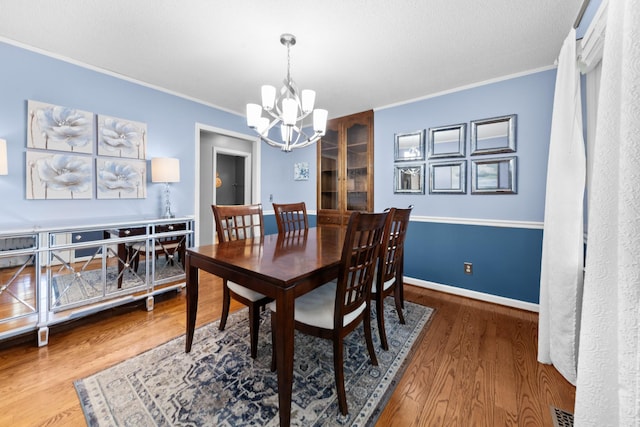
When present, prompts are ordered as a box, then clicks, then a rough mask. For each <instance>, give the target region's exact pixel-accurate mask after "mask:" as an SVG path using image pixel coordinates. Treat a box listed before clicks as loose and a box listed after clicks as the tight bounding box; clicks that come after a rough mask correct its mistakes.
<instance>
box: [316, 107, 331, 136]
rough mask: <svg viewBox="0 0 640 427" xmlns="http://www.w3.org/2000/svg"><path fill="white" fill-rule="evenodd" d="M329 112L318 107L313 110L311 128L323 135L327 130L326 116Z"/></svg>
mask: <svg viewBox="0 0 640 427" xmlns="http://www.w3.org/2000/svg"><path fill="white" fill-rule="evenodd" d="M328 115H329V112H328V111H327V110H323V109H321V108H318V109H316V110H314V111H313V130H314V131H315V132H316V133H319V134H320V135H324V134H325V132H326V130H327V116H328Z"/></svg>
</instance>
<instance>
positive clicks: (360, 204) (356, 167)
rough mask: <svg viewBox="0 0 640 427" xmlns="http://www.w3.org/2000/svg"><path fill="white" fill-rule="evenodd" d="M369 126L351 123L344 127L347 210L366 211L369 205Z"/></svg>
mask: <svg viewBox="0 0 640 427" xmlns="http://www.w3.org/2000/svg"><path fill="white" fill-rule="evenodd" d="M368 142H369V126H368V124H363V123H353V124H350V125H349V126H348V127H347V128H346V150H347V153H346V154H347V155H346V160H347V163H346V166H347V174H346V180H347V210H349V211H367V210H368V206H369V203H368V202H369V200H368V197H369V170H368V166H369V156H368V147H369V143H368Z"/></svg>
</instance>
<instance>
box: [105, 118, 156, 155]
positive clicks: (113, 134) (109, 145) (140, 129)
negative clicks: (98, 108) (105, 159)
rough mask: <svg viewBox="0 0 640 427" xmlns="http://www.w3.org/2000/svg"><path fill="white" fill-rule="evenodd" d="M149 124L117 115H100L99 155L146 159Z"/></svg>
mask: <svg viewBox="0 0 640 427" xmlns="http://www.w3.org/2000/svg"><path fill="white" fill-rule="evenodd" d="M146 151H147V125H146V124H145V123H140V122H134V121H131V120H124V119H119V118H116V117H110V116H104V115H98V155H99V156H113V157H122V158H129V159H145V158H146V155H147V153H146Z"/></svg>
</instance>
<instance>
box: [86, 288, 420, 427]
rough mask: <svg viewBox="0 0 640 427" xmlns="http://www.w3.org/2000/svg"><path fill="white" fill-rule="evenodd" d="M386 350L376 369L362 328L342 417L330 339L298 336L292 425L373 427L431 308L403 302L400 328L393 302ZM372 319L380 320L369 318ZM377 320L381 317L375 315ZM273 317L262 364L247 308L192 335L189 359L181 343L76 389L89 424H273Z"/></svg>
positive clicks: (351, 349) (263, 339) (350, 347)
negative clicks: (254, 350) (222, 324)
mask: <svg viewBox="0 0 640 427" xmlns="http://www.w3.org/2000/svg"><path fill="white" fill-rule="evenodd" d="M387 300H388V301H387V304H386V307H385V320H386V326H387V338H388V341H389V350H388V351H384V350H382V349H381V348H380V341H379V337H378V330H377V327H376V326H375V322H374V321H373V320H372V324H373V328H372V329H373V334H374V345H375V348H376V355H377V357H378V364H379V366H372V365H371V364H370V362H369V356H368V353H367V350H366V345H365V340H364V332H363V330H362V327H359V328H356V330H355V331H354V332H352V333H351V334H350V335H349V336H348V337H347V339H346V343H345V352H344V356H345V373H344V376H345V388H346V390H347V402H348V405H349V414H348V415H347V416H342V415H340V412H339V410H338V401H337V398H336V386H335V379H334V375H333V350H332V344H331V342H330V341H329V340H323V339H320V338H314V337H310V336H307V335H303V334H299V333H298V332H297V331H296V336H295V355H294V385H293V398H292V405H291V406H292V408H291V424H292V425H294V426H303V425H304V426H365V425H373V424H374V423H375V420H376V419H377V417H378V416H379V415H380V413H381V411H382V409H383V408H384V406H385V404H386V402H387V400H388V398H389V396H390V395H391V393H392V392H393V389H394V388H395V386H396V384H397V381H398V380H399V379H400V377H401V376H402V373H403V372H404V369H405V364H406V360H407V359H408V356H409V355H410V353H411V349H412V347H413V344H414V342H415V341H416V339H417V338H418V337H419V336H420V333H421V332H422V331H423V330H424V328H425V327H426V325H427V322H428V321H429V318H430V316H431V314H432V312H433V309H431V308H429V307H424V306H420V305H417V304H412V303H410V302H406V303H405V305H406V306H405V320H406V322H407V323H406V324H405V325H401V324H400V323H399V322H398V317H397V315H396V314H395V310H394V309H393V301H392V299H391V298H388V299H387ZM373 316H375V313H373ZM372 319H375V317H373V318H372ZM270 327H271V323H270V319H269V312H268V310H267V311H266V312H265V313H263V315H262V318H261V325H260V340H259V344H258V357H257V359H255V360H253V359H251V357H250V356H249V325H248V312H247V309H243V310H240V311H238V312H236V313H233V314H232V315H230V316H229V319H228V321H227V327H226V328H225V330H224V331H222V332H221V331H219V330H218V322H213V323H210V324H208V325H205V326H203V327H201V328H199V329H197V330H196V331H195V336H194V340H193V346H192V349H191V352H190V353H188V354H187V353H185V352H184V345H185V337H184V336H181V337H178V338H175V339H173V340H172V341H169V342H168V343H166V344H163V345H161V346H159V347H156V348H154V349H152V350H149V351H147V352H145V353H143V354H141V355H138V356H136V357H134V358H132V359H129V360H126V361H124V362H122V363H120V364H118V365H115V366H113V367H111V368H108V369H106V370H104V371H102V372H99V373H97V374H94V375H92V376H90V377H88V378H85V379H82V380H78V381H76V382H75V383H74V385H75V387H76V391H77V392H78V396H79V398H80V401H81V404H82V408H83V411H84V413H85V417H86V420H87V424H88V425H89V426H245V425H247V426H248V425H252V426H265V425H266V426H277V425H279V418H278V393H277V376H276V373H275V372H271V371H270V369H269V368H270V364H271V333H270Z"/></svg>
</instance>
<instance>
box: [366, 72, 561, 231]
mask: <svg viewBox="0 0 640 427" xmlns="http://www.w3.org/2000/svg"><path fill="white" fill-rule="evenodd" d="M555 74H556V73H555V70H549V71H544V72H539V73H535V74H529V75H526V76H523V77H518V78H513V79H510V80H505V81H500V82H497V83H493V84H487V85H484V86H479V87H474V88H471V89H467V90H462V91H459V92H455V93H451V94H447V95H442V96H438V97H434V98H429V99H425V100H422V101H418V102H414V103H411V104H405V105H401V106H398V107H394V108H387V109H383V110H378V111H376V112H375V119H374V121H375V160H374V161H375V167H374V170H375V184H374V185H375V198H374V201H375V206H376V209H378V210H380V209H383V208H385V207H388V206H405V205H408V204H413V205H415V214H416V215H423V216H434V217H454V218H473V219H492V220H495V219H498V220H517V221H542V219H543V218H544V195H545V179H546V170H547V155H548V143H549V135H550V131H551V111H552V110H551V105H552V104H553V91H554V87H555ZM509 114H516V115H517V152H516V153H515V154H516V155H517V156H518V162H517V163H518V166H517V175H518V183H517V187H518V194H513V195H503V194H501V195H486V194H483V195H472V194H471V191H470V189H471V188H470V183H471V173H470V172H471V169H470V159H476V158H488V157H491V156H488V155H484V156H470V155H469V152H470V150H469V134H470V132H469V131H467V139H466V141H465V144H466V150H465V152H466V154H467V155H466V159H467V163H468V164H467V194H464V195H457V194H453V195H452V194H428V191H426V193H427V194H425V195H407V194H394V193H393V168H394V162H393V153H394V150H393V148H394V147H393V145H394V135H395V134H396V133H405V132H411V131H416V130H419V129H426V130H427V134H428V129H429V128H430V127H440V126H446V125H452V124H457V123H467V130H469V128H470V125H469V122H470V121H471V120H479V119H486V118H491V117H498V116H505V115H509ZM507 155H511V154H507ZM442 160H443V159H439V161H442ZM426 165H427V168H426V169H427V170H428V161H427V163H426ZM425 187H426V188H427V190H428V187H429V186H428V185H425Z"/></svg>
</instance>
